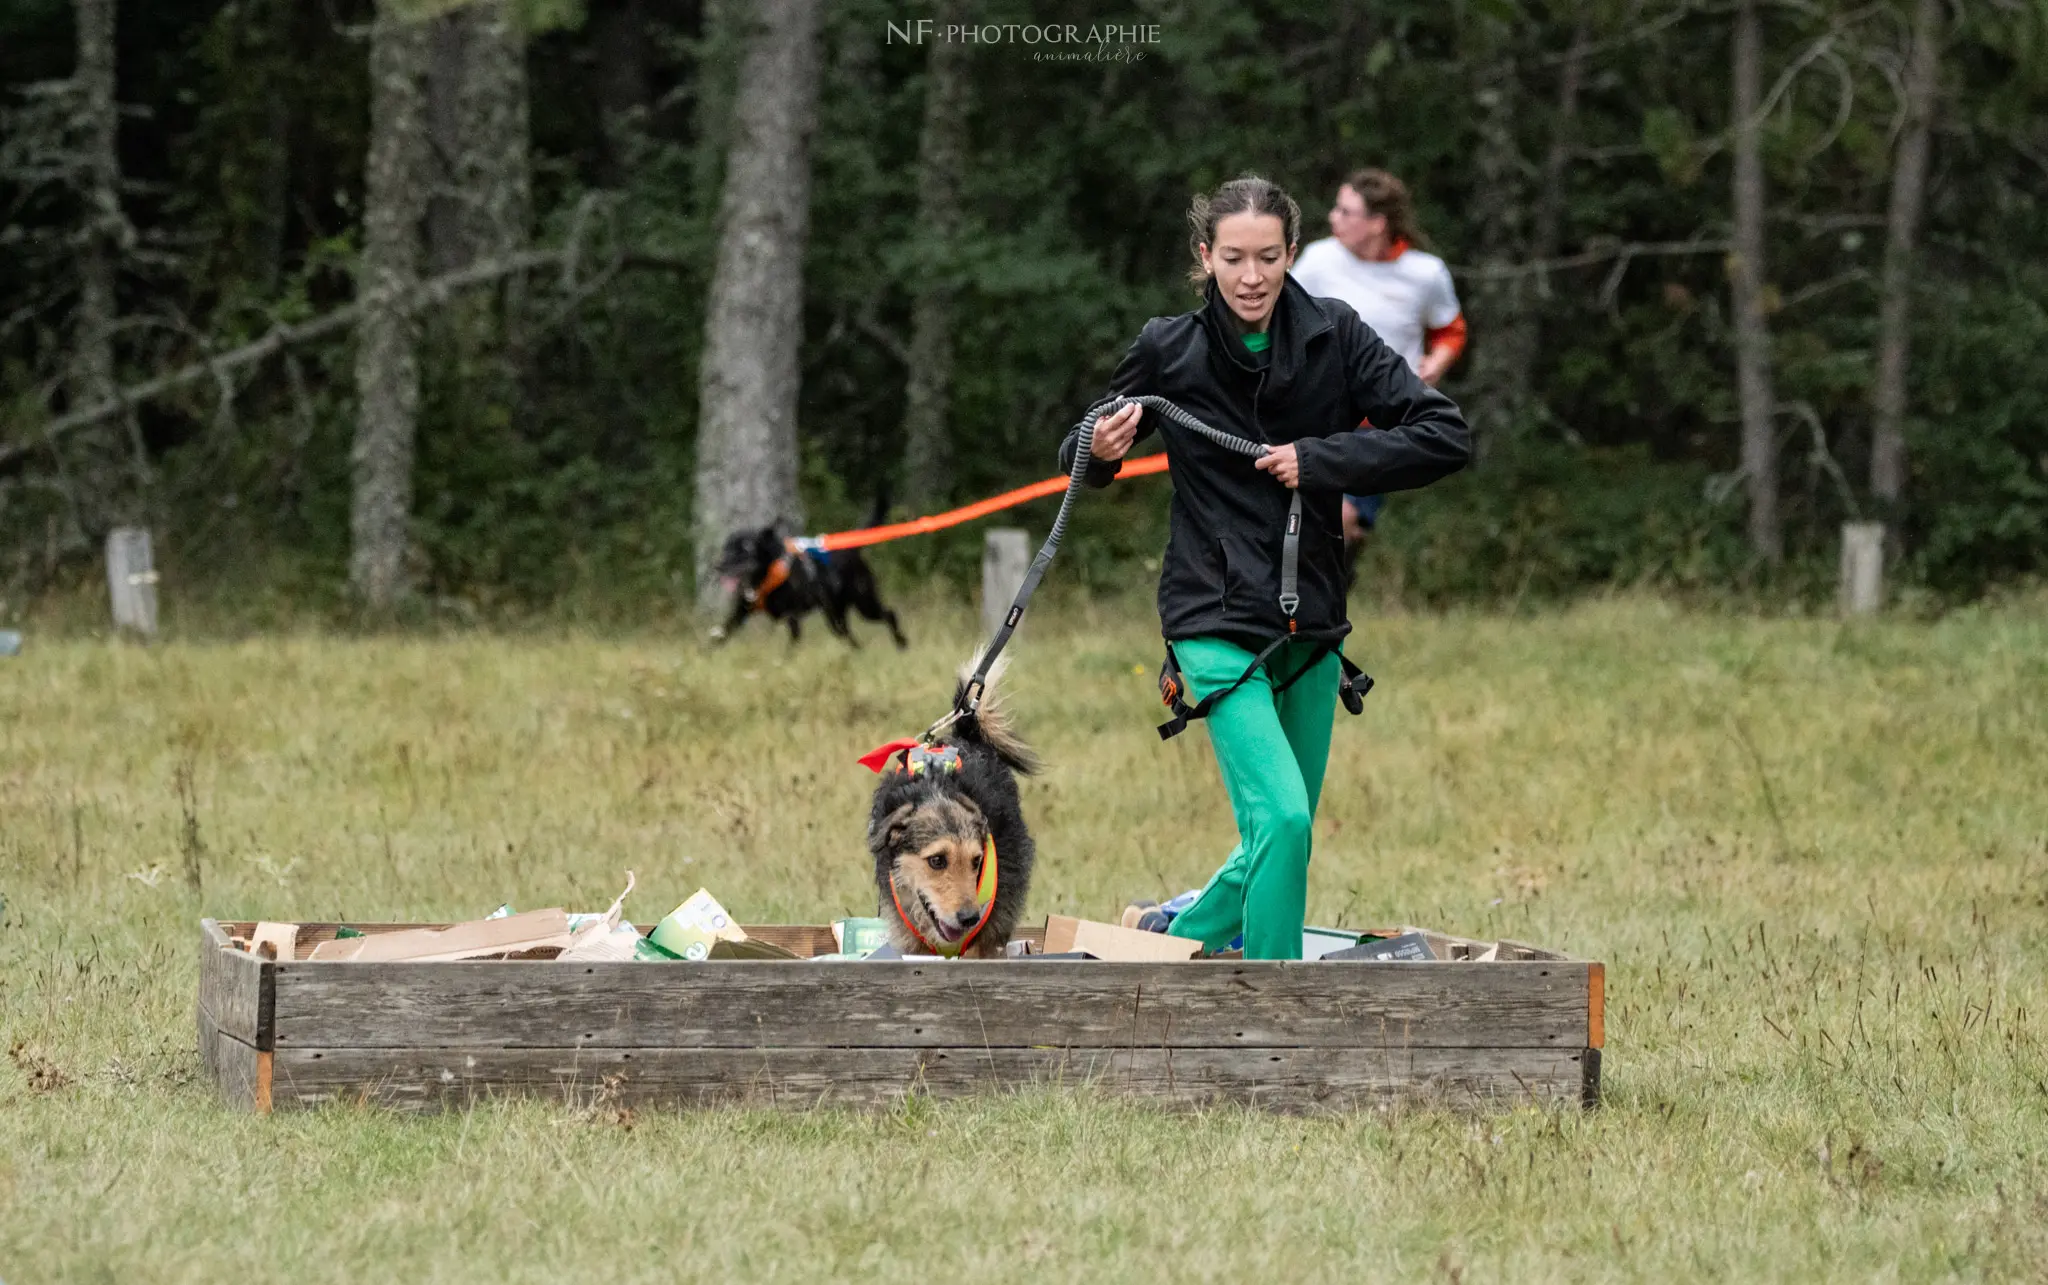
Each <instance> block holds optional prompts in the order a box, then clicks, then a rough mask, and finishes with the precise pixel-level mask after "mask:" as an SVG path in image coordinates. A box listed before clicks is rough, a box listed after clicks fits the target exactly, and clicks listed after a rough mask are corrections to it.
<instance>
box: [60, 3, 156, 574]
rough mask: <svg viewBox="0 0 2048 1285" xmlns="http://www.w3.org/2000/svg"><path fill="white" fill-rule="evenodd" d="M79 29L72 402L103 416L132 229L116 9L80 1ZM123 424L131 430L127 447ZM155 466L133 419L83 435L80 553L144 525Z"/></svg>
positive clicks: (75, 472) (75, 468)
mask: <svg viewBox="0 0 2048 1285" xmlns="http://www.w3.org/2000/svg"><path fill="white" fill-rule="evenodd" d="M73 11H74V15H75V17H76V21H77V27H78V31H77V36H78V69H77V74H76V76H75V78H74V82H73V83H74V85H75V86H76V92H77V113H78V123H79V148H80V153H81V160H82V162H83V164H82V167H81V169H82V179H83V182H82V183H81V185H80V186H81V189H82V190H81V191H80V197H81V199H82V202H83V204H84V207H85V208H84V217H83V224H84V226H83V228H82V231H83V233H84V235H83V237H82V238H81V244H80V246H79V251H78V310H77V313H76V314H75V316H74V319H73V325H74V331H73V336H72V358H71V359H72V378H71V401H72V404H73V405H74V406H97V405H99V404H100V403H101V402H104V401H106V400H108V399H109V398H111V397H113V396H114V394H115V390H116V388H117V386H118V385H117V382H116V379H115V370H114V328H115V324H116V322H117V321H118V320H119V304H118V302H117V300H116V298H115V293H114V291H115V284H116V277H117V275H118V273H119V270H120V260H121V252H122V248H123V245H124V243H125V242H126V240H127V228H128V225H127V220H126V219H125V218H124V217H123V215H122V212H121V153H120V122H121V117H120V107H119V105H118V104H117V102H116V101H115V80H114V70H115V63H114V20H115V4H114V0H74V4H73ZM124 424H125V427H126V432H125V438H126V440H125V441H124V440H123V439H124V431H123V428H124ZM148 468H149V464H148V458H147V456H146V455H145V454H143V452H142V443H141V435H140V432H139V430H138V429H137V427H136V424H135V418H134V416H133V415H132V414H131V415H127V416H124V417H123V420H122V421H117V422H110V423H108V424H107V425H105V426H103V427H101V428H96V429H93V430H92V431H90V432H88V433H85V434H83V435H82V436H81V437H80V438H79V440H78V442H77V444H76V447H75V450H74V453H73V455H72V457H71V472H72V485H73V488H74V491H75V494H76V502H77V507H76V508H75V509H74V515H75V516H76V518H77V520H78V522H79V525H80V526H81V527H83V530H81V531H79V532H77V533H76V534H77V536H78V537H79V543H80V544H81V545H89V544H90V543H91V542H92V541H95V540H97V539H98V538H99V537H100V536H102V535H104V534H105V533H106V532H107V531H108V530H110V529H112V528H113V527H115V526H119V525H121V524H123V523H124V522H130V521H135V520H137V519H138V518H139V517H140V514H139V508H140V500H141V489H142V485H141V484H142V483H144V482H145V481H146V479H147V477H148Z"/></svg>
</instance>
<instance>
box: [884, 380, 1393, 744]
mask: <svg viewBox="0 0 2048 1285" xmlns="http://www.w3.org/2000/svg"><path fill="white" fill-rule="evenodd" d="M1134 402H1135V403H1136V404H1138V405H1140V406H1143V407H1145V408H1147V409H1148V410H1154V411H1157V412H1158V413H1159V414H1161V415H1163V416H1165V417H1166V418H1167V419H1169V420H1171V421H1172V422H1173V423H1175V424H1178V425H1180V426H1181V427H1182V428H1184V429H1187V430H1188V431H1189V432H1191V433H1194V434H1196V435H1197V436H1200V437H1204V438H1207V439H1208V440H1209V441H1211V442H1214V443H1215V444H1216V445H1218V446H1221V447H1223V448H1224V449H1225V450H1227V451H1232V452H1235V453H1236V454H1238V455H1243V456H1246V457H1248V458H1250V459H1254V460H1256V459H1261V458H1263V457H1264V456H1266V455H1267V454H1269V453H1270V452H1271V451H1272V449H1273V448H1272V447H1271V446H1269V445H1268V444H1266V443H1265V442H1255V441H1253V440H1251V439H1250V438H1248V437H1239V436H1238V435H1237V434H1235V433H1227V432H1224V431H1223V430H1222V429H1219V428H1214V427H1211V426H1210V425H1208V424H1205V423H1203V422H1202V421H1201V420H1199V419H1197V418H1196V417H1195V416H1193V415H1191V414H1189V413H1188V412H1187V411H1185V410H1182V409H1181V408H1180V407H1179V406H1177V405H1175V404H1174V403H1173V402H1170V401H1168V400H1167V399H1166V398H1164V397H1157V396H1153V395H1151V394H1149V393H1148V394H1144V395H1141V396H1137V397H1123V396H1115V397H1106V398H1104V399H1103V400H1101V401H1099V402H1097V403H1095V405H1093V406H1090V407H1089V408H1088V411H1087V413H1086V414H1084V415H1083V416H1082V417H1081V422H1080V423H1079V424H1077V425H1075V428H1076V430H1077V431H1078V437H1077V439H1076V441H1075V444H1074V463H1073V466H1072V467H1071V468H1070V469H1069V470H1068V473H1067V490H1066V494H1065V495H1063V496H1061V498H1060V511H1059V513H1058V515H1057V516H1056V517H1054V518H1053V522H1052V530H1051V531H1049V532H1047V533H1046V537H1045V543H1044V544H1043V545H1041V546H1039V550H1038V556H1037V557H1035V558H1033V559H1032V560H1031V568H1030V570H1028V571H1027V572H1025V574H1024V583H1023V584H1022V585H1021V586H1019V588H1018V590H1017V596H1016V597H1015V598H1014V599H1012V600H1011V602H1010V610H1009V611H1008V612H1007V613H1006V614H1005V615H1004V617H1003V623H1002V624H1001V625H999V626H997V628H996V632H995V634H994V636H993V637H991V638H990V639H989V642H988V646H987V647H985V648H983V649H982V653H981V660H980V663H979V664H977V665H976V666H975V667H974V673H973V674H972V675H971V676H970V677H969V678H968V680H967V681H966V682H965V683H962V684H961V686H960V694H959V696H958V697H957V698H956V700H955V701H954V705H953V708H952V710H951V711H949V712H948V713H947V714H946V715H945V716H944V717H942V718H940V719H939V720H938V721H937V722H935V723H933V724H932V725H931V726H930V727H928V728H926V729H925V730H924V733H923V734H922V735H921V736H919V737H918V738H917V739H918V740H919V741H920V742H923V743H926V744H929V743H931V742H932V741H933V740H934V739H935V738H936V737H937V736H938V735H939V733H941V732H943V731H945V729H946V728H948V727H950V726H952V725H953V724H954V723H955V722H957V721H958V720H960V719H961V718H963V717H966V716H968V715H971V714H973V713H974V712H975V711H976V710H978V709H980V707H981V698H982V696H983V695H984V694H985V693H986V692H987V690H988V675H989V671H990V670H991V669H993V668H994V667H995V663H996V659H997V658H998V657H999V656H1001V655H1002V653H1003V648H1004V647H1006V646H1008V645H1009V641H1010V636H1011V635H1012V634H1014V633H1016V632H1017V625H1018V623H1019V622H1020V621H1022V620H1023V619H1024V610H1025V608H1026V607H1028V606H1030V604H1031V596H1032V595H1033V594H1035V593H1037V592H1038V583H1039V581H1041V580H1043V579H1044V578H1045V571H1046V568H1047V567H1049V566H1051V565H1052V559H1053V555H1054V554H1056V553H1058V552H1059V550H1060V542H1061V541H1062V540H1063V539H1065V538H1066V533H1067V518H1068V515H1069V514H1070V513H1071V512H1072V511H1073V507H1074V497H1075V496H1077V495H1079V494H1080V493H1081V489H1082V486H1083V485H1084V483H1085V479H1086V478H1087V475H1088V465H1089V463H1090V461H1092V460H1093V459H1094V450H1095V426H1096V424H1097V423H1098V422H1099V421H1100V420H1101V419H1102V418H1103V416H1105V415H1113V414H1116V413H1117V412H1119V411H1121V410H1123V409H1124V408H1125V407H1126V406H1129V405H1131V404H1132V403H1134ZM1292 489H1293V499H1292V501H1291V502H1290V503H1289V505H1288V508H1287V530H1286V533H1285V537H1284V539H1283V541H1282V543H1281V546H1280V610H1281V611H1283V612H1285V613H1286V615H1287V633H1286V634H1283V635H1282V636H1281V637H1279V638H1277V639H1275V640H1274V641H1273V642H1272V643H1270V644H1268V645H1267V647H1266V648H1265V650H1264V651H1261V652H1260V653H1259V654H1258V656H1257V658H1256V659H1254V660H1253V661H1252V663H1251V666H1250V667H1249V668H1247V669H1246V670H1245V672H1244V673H1243V674H1241V675H1240V676H1239V677H1238V679H1237V681H1236V682H1234V683H1232V684H1230V685H1229V686H1228V687H1226V688H1223V689H1221V690H1219V691H1216V692H1212V693H1210V694H1209V695H1208V696H1205V697H1203V698H1202V699H1201V700H1200V701H1199V702H1197V703H1196V704H1195V705H1193V706H1189V705H1187V704H1185V703H1184V702H1183V701H1182V699H1181V696H1182V694H1183V693H1184V692H1185V690H1186V684H1185V682H1184V680H1182V679H1181V677H1180V668H1179V666H1178V665H1177V664H1176V663H1175V661H1174V658H1173V649H1172V647H1171V646H1168V648H1167V653H1166V667H1165V668H1164V669H1163V670H1162V671H1161V673H1160V694H1161V696H1162V697H1163V698H1164V699H1165V701H1166V704H1167V705H1168V707H1169V708H1171V709H1172V711H1173V714H1174V718H1173V719H1172V720H1170V721H1169V722H1167V723H1166V724H1165V725H1163V726H1162V727H1160V729H1159V737H1160V739H1161V740H1165V739H1167V738H1169V737H1172V736H1174V735H1176V734H1178V733H1179V732H1180V731H1181V730H1182V729H1184V728H1185V727H1186V726H1187V724H1188V721H1189V720H1190V719H1197V718H1202V717H1204V716H1205V715H1207V714H1208V712H1209V710H1210V709H1211V708H1213V707H1214V705H1215V703H1216V702H1217V701H1219V700H1221V699H1222V698H1223V697H1225V696H1227V695H1229V694H1230V693H1231V692H1234V691H1236V690H1237V689H1238V688H1239V687H1241V686H1243V685H1244V684H1245V683H1246V682H1247V681H1248V680H1249V679H1250V678H1251V676H1252V675H1253V674H1254V673H1256V672H1258V668H1259V666H1260V665H1262V664H1264V663H1265V662H1266V659H1267V658H1268V657H1269V656H1271V655H1272V654H1273V653H1274V652H1275V651H1277V650H1278V649H1279V647H1280V645H1281V644H1282V643H1284V642H1286V641H1287V640H1288V639H1289V638H1291V637H1293V636H1294V634H1295V631H1296V622H1295V613H1296V612H1297V611H1298V610H1300V607H1301V594H1300V592H1299V590H1300V582H1299V580H1298V578H1297V570H1298V568H1299V565H1300V553H1301V488H1300V487H1298V486H1297V487H1294V488H1292ZM1334 650H1335V644H1332V643H1324V644H1322V645H1321V650H1319V651H1318V653H1317V654H1316V655H1315V656H1312V657H1311V658H1310V659H1309V660H1308V661H1307V663H1306V664H1304V665H1303V667H1302V668H1301V669H1300V670H1298V671H1296V673H1295V674H1294V676H1293V678H1290V679H1288V680H1287V682H1286V683H1283V684H1281V687H1280V688H1279V689H1276V690H1285V688H1286V687H1287V686H1289V685H1291V684H1292V683H1293V682H1294V681H1295V679H1298V678H1300V677H1301V675H1302V674H1303V673H1306V672H1307V671H1308V669H1309V668H1311V667H1313V666H1314V665H1315V664H1316V663H1317V662H1318V661H1320V660H1321V659H1322V657H1323V656H1324V655H1327V654H1328V653H1329V652H1331V651H1334ZM1337 658H1338V660H1339V661H1340V662H1341V664H1342V665H1343V669H1344V677H1343V680H1342V682H1341V685H1340V687H1339V693H1340V695H1341V696H1342V697H1343V700H1344V707H1345V708H1346V709H1347V710H1349V711H1350V712H1351V713H1353V714H1356V713H1359V712H1360V711H1361V710H1362V709H1363V704H1362V701H1363V698H1364V696H1365V694H1366V692H1368V691H1370V690H1372V679H1371V678H1370V677H1368V676H1367V675H1366V674H1364V673H1363V672H1362V671H1360V670H1359V669H1358V667H1357V666H1355V665H1353V664H1352V663H1351V661H1350V660H1349V659H1347V658H1346V657H1345V656H1344V654H1343V653H1342V652H1338V653H1337Z"/></svg>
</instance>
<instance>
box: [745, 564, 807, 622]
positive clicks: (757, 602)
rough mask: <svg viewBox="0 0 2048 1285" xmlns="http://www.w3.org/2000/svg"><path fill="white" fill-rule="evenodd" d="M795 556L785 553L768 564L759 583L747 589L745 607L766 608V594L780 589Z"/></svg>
mask: <svg viewBox="0 0 2048 1285" xmlns="http://www.w3.org/2000/svg"><path fill="white" fill-rule="evenodd" d="M796 556H797V555H796V554H794V553H785V554H783V555H782V556H781V557H779V558H777V559H776V560H775V561H773V562H771V563H769V564H768V574H767V575H764V576H762V577H761V583H760V584H757V585H755V586H754V587H753V588H751V589H749V590H747V609H748V610H749V611H762V610H765V609H766V605H767V602H768V595H769V594H771V593H774V592H775V591H776V590H777V589H780V588H781V587H782V586H783V584H784V583H785V582H787V581H788V579H789V567H790V563H791V562H793V561H794V560H795V559H796Z"/></svg>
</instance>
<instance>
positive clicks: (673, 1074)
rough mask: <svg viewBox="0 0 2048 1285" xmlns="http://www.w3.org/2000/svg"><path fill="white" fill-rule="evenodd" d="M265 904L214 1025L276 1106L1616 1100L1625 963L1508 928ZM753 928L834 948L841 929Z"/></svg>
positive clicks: (819, 939) (217, 994)
mask: <svg viewBox="0 0 2048 1285" xmlns="http://www.w3.org/2000/svg"><path fill="white" fill-rule="evenodd" d="M350 926H351V927H353V928H355V929H358V930H359V931H362V932H364V933H377V932H390V931H396V930H400V929H405V928H417V927H429V926H435V925H421V924H352V925H350ZM254 927H255V925H254V924H253V923H237V922H219V921H215V920H211V919H207V920H202V921H201V934H200V957H199V997H198V1000H199V1002H198V1041H199V1056H200V1061H201V1063H202V1064H203V1066H204V1068H205V1071H206V1074H207V1076H208V1078H210V1079H211V1080H212V1081H213V1083H214V1084H215V1085H216V1086H217V1088H218V1090H219V1092H220V1095H221V1097H222V1099H223V1100H224V1101H226V1102H227V1103H228V1104H230V1105H231V1106H234V1107H236V1108H239V1109H242V1110H245V1111H254V1112H259V1113H267V1112H271V1111H279V1110H295V1109H302V1108H308V1107H319V1106H323V1105H326V1104H331V1103H349V1104H356V1103H361V1104H372V1105H377V1106H382V1107H389V1108H395V1109H398V1110H401V1111H439V1110H449V1109H458V1110H459V1109H462V1108H463V1107H465V1106H468V1105H470V1104H473V1103H477V1102H480V1101H484V1100H487V1099H490V1098H494V1097H505V1096H525V1097H541V1098H550V1099H554V1100H556V1101H560V1102H565V1103H569V1104H572V1105H576V1106H581V1107H602V1108H612V1107H617V1108H629V1107H658V1106H667V1107H678V1106H679V1107H690V1106H708V1105H715V1104H724V1103H743V1104H777V1105H787V1106H805V1107H807V1106H813V1105H835V1106H858V1107H886V1106H890V1105H892V1104H895V1103H899V1102H901V1101H902V1100H903V1099H904V1098H905V1097H907V1096H911V1095H929V1096H932V1097H957V1096H963V1095H971V1094H975V1093H983V1092H989V1091H992V1090H993V1091H1002V1090H1011V1089H1017V1088H1022V1087H1029V1086H1039V1085H1085V1086H1090V1087H1092V1088H1093V1089H1095V1090H1098V1091H1106V1092H1110V1093H1115V1094H1124V1095H1130V1096H1134V1097H1140V1098H1148V1099H1156V1100H1160V1101H1163V1102H1167V1103H1172V1104H1177V1105H1181V1106H1202V1105H1208V1104H1215V1103H1226V1102H1229V1103H1242V1104H1248V1105H1252V1106H1257V1107H1262V1108H1270V1109H1274V1110H1279V1111H1287V1112H1323V1111H1341V1110H1355V1109H1359V1108H1374V1107H1385V1106H1391V1105H1394V1104H1402V1105H1420V1106H1437V1105H1442V1106H1450V1107H1458V1108H1478V1109H1490V1108H1497V1107H1507V1106H1516V1105H1527V1104H1531V1103H1534V1104H1567V1105H1583V1106H1586V1107H1592V1106H1595V1105H1597V1104H1598V1102H1599V1097H1600V1050H1601V1045H1602V1043H1603V1040H1604V1030H1603V1027H1604V1013H1605V994H1604V991H1605V969H1604V966H1603V965H1601V964H1599V963H1597V962H1592V961H1587V960H1581V959H1572V958H1569V957H1567V956H1565V955H1562V954H1559V953H1557V952H1555V951H1549V950H1543V949H1541V948H1538V947H1534V946H1527V945H1523V944H1521V943H1517V942H1510V941H1502V942H1498V943H1495V942H1482V941H1477V940H1473V939H1470V938H1461V937H1452V936H1449V935H1446V934H1443V933H1436V932H1428V937H1429V940H1430V943H1431V946H1432V948H1433V950H1434V951H1435V953H1436V955H1437V957H1438V958H1437V961H1436V962H1432V963H1411V962H1395V961H1351V960H1346V961H1320V960H1319V961H1308V962H1297V961H1287V962H1276V961H1253V960H1196V961H1186V962H1177V963H1120V962H1104V961H1092V960H1073V961H1065V960H1045V961H1039V962H1034V961H1028V960H990V961H948V962H936V961H921V960H901V961H888V962H874V963H868V962H854V961H846V962H836V961H826V962H807V961H806V960H797V961H758V960H733V961H717V960H714V961H705V962H700V963H626V962H597V961H588V962H584V961H561V960H556V959H552V958H547V957H546V956H550V955H552V954H553V953H554V952H553V951H551V950H549V951H537V952H530V953H529V955H528V956H527V957H513V958H508V959H496V960H466V961H462V962H456V963H388V964H376V963H371V964H359V963H334V962H319V963H315V962H312V961H310V960H308V959H307V958H306V956H307V955H308V954H310V953H311V951H312V949H313V948H314V946H316V945H318V944H319V943H320V942H322V941H328V940H332V939H333V938H334V936H335V931H336V925H334V924H305V925H301V927H300V931H299V934H298V939H297V942H296V948H295V950H294V952H293V953H294V955H295V958H293V959H289V960H286V959H267V958H259V957H258V956H256V955H253V954H250V953H249V952H247V951H245V950H242V949H240V948H238V947H237V946H236V944H235V942H234V940H233V939H235V938H247V937H248V936H249V935H250V933H251V931H252V930H253V929H254ZM746 931H747V933H748V934H749V935H750V936H752V937H755V938H758V939H761V940H765V941H769V942H773V943H774V944H776V945H779V946H783V947H786V948H788V949H789V950H791V951H793V952H795V953H796V954H797V955H799V956H804V957H808V956H812V955H819V954H827V953H830V952H831V951H832V950H833V949H834V946H833V940H832V934H831V931H830V930H829V929H827V928H822V927H812V926H788V925H783V926H775V925H769V926H759V927H749V928H748V929H747V930H746ZM1411 931H1427V930H1411ZM1035 932H1036V930H1034V931H1033V932H1030V933H1026V934H1025V936H1027V937H1029V936H1034V935H1035ZM1489 951H1491V952H1492V954H1493V955H1494V958H1490V959H1487V960H1486V961H1485V962H1479V961H1480V957H1481V956H1482V955H1484V954H1487V953H1488V952H1489Z"/></svg>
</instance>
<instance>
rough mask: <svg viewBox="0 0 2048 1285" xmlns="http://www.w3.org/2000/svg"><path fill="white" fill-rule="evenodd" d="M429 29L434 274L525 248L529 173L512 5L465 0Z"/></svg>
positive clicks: (526, 109)
mask: <svg viewBox="0 0 2048 1285" xmlns="http://www.w3.org/2000/svg"><path fill="white" fill-rule="evenodd" d="M432 29H433V37H432V39H433V57H432V64H431V66H432V69H431V72H430V74H429V77H428V90H427V95H428V106H427V124H428V131H429V135H430V137H431V138H432V141H433V151H434V161H435V164H434V170H435V176H436V181H435V184H434V187H435V192H434V200H433V205H432V207H431V209H430V212H429V215H428V234H429V237H430V240H431V243H432V255H433V267H434V271H435V272H436V273H437V274H439V273H446V272H456V271H460V270H461V269H463V268H466V267H468V266H470V265H471V264H472V263H476V262H478V261H480V260H484V259H491V258H499V257H502V256H504V255H507V254H514V253H517V252H518V251H520V250H523V249H525V248H526V243H527V239H528V236H529V233H530V228H531V224H532V221H533V166H532V160H531V152H530V141H529V138H530V134H531V129H530V126H529V116H530V112H531V108H530V105H529V96H528V91H527V77H526V33H525V30H524V28H523V27H522V26H521V24H520V21H519V17H518V14H517V13H516V12H515V10H514V7H513V4H512V3H511V0H474V3H471V4H467V5H464V6H462V7H461V8H459V9H455V10H452V11H450V12H448V13H446V14H443V15H442V16H441V17H440V18H437V19H435V20H434V21H433V23H432Z"/></svg>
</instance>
